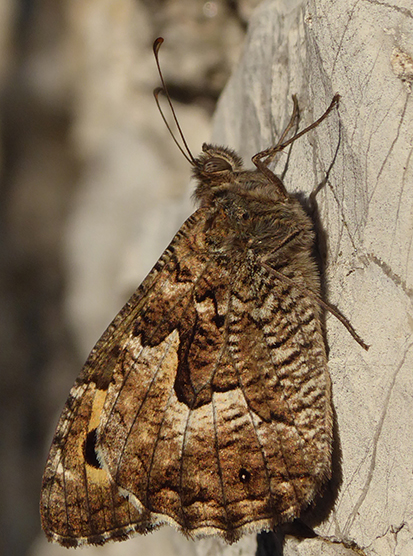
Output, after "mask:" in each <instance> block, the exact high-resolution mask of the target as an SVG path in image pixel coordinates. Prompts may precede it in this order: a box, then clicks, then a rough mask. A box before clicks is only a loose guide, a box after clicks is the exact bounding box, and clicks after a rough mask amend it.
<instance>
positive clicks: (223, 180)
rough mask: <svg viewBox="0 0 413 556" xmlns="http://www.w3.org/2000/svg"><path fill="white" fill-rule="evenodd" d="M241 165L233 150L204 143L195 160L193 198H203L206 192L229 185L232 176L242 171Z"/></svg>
mask: <svg viewBox="0 0 413 556" xmlns="http://www.w3.org/2000/svg"><path fill="white" fill-rule="evenodd" d="M243 169H244V168H243V163H242V159H241V157H239V156H238V155H237V154H236V153H235V152H234V151H233V150H231V149H228V148H227V147H219V146H216V145H210V144H208V143H204V144H203V145H202V153H201V154H200V155H199V156H198V158H196V159H195V161H194V164H193V175H194V177H195V179H196V180H197V181H198V186H197V188H196V191H195V197H203V196H204V194H205V192H206V190H208V191H209V192H210V193H211V194H213V192H214V190H216V189H218V188H220V187H221V188H222V187H225V186H226V185H228V184H230V183H231V182H232V181H233V179H234V175H235V174H236V173H237V172H240V171H242V170H243Z"/></svg>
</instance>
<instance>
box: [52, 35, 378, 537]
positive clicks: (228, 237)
mask: <svg viewBox="0 0 413 556" xmlns="http://www.w3.org/2000/svg"><path fill="white" fill-rule="evenodd" d="M159 44H160V40H158V41H156V42H155V53H156V52H157V50H156V49H157V48H159ZM337 101H338V96H336V97H334V99H333V101H332V103H331V105H330V107H329V108H328V109H327V111H326V112H325V113H324V114H323V115H322V116H321V117H320V118H319V119H318V120H317V121H316V122H315V123H314V124H312V125H310V126H309V127H308V128H307V129H306V130H303V131H302V132H300V133H298V134H297V135H296V136H295V138H297V137H300V136H301V135H302V134H303V133H305V132H306V131H308V130H310V129H313V128H314V127H315V126H316V125H318V124H319V123H320V122H321V121H322V120H323V119H324V118H325V117H326V116H327V114H328V113H329V112H330V111H331V109H332V108H333V106H334V105H335V104H336V103H337ZM295 104H296V102H295ZM295 108H296V109H297V107H295ZM296 109H295V112H294V114H295V113H296ZM294 114H293V118H292V119H291V122H290V124H289V126H288V127H287V130H289V129H291V126H292V123H293V121H294ZM282 137H283V138H284V137H285V134H283V136H282ZM295 138H292V139H290V140H287V141H286V142H285V143H281V144H280V143H279V144H278V145H276V146H275V147H273V148H270V149H266V150H265V151H262V152H261V153H258V154H257V155H255V156H254V157H253V159H252V160H253V162H254V164H255V166H256V170H255V171H252V170H245V169H244V168H243V166H242V161H241V159H240V158H239V157H238V155H237V154H236V153H234V152H233V151H231V150H230V149H228V148H226V147H219V146H214V145H208V144H204V145H203V147H202V153H201V154H200V156H199V157H198V158H196V159H194V158H193V157H192V155H191V154H190V153H189V152H188V154H189V155H190V156H188V161H189V162H190V163H191V164H192V166H193V173H194V177H195V178H196V180H197V186H196V188H195V192H194V197H195V199H196V201H197V202H198V203H199V205H200V207H201V208H200V209H198V210H197V211H196V212H195V213H194V214H193V216H191V217H190V218H189V219H188V220H187V221H186V223H185V224H184V225H183V226H182V228H181V229H180V230H179V232H178V233H177V235H176V236H175V238H174V239H173V241H172V242H171V244H170V246H169V247H168V248H167V249H166V251H165V253H164V254H163V255H162V257H161V259H160V260H159V262H158V263H157V264H156V265H155V267H154V269H153V270H152V272H151V273H150V274H149V276H148V277H147V278H146V279H145V281H144V282H143V284H142V285H141V286H140V287H139V288H138V290H137V291H136V293H135V294H134V295H133V296H132V298H131V299H130V300H129V302H128V303H127V304H126V305H125V307H124V308H123V309H122V310H121V312H120V313H119V314H118V316H117V317H116V318H115V319H114V321H113V322H112V324H111V325H110V326H109V327H108V329H107V330H106V332H105V333H104V334H103V336H102V338H101V339H100V340H99V342H98V343H97V344H96V346H95V348H94V349H93V350H92V352H91V354H90V356H89V358H88V360H87V362H86V364H85V366H84V368H83V370H82V372H81V374H80V376H79V378H78V380H77V381H76V383H75V385H74V386H73V388H72V390H71V392H70V395H69V398H68V401H67V403H66V406H65V409H64V411H63V413H62V416H61V418H60V421H59V424H58V427H57V430H56V434H55V437H54V440H53V443H52V448H51V451H50V454H49V459H48V462H47V465H46V469H45V473H44V478H43V488H42V497H41V514H42V525H43V529H44V530H45V532H46V535H47V536H48V538H49V539H50V540H55V541H57V542H59V543H61V544H62V545H64V546H79V545H82V544H103V543H104V542H106V541H107V540H109V539H114V540H116V539H117V540H119V539H123V538H126V537H128V536H130V534H132V533H134V532H138V533H146V532H148V531H151V530H152V529H154V528H155V527H157V526H159V525H161V524H163V523H170V524H172V525H174V526H175V527H177V528H178V529H179V530H181V531H182V532H183V533H184V534H186V535H188V536H190V537H196V536H202V535H209V534H216V535H219V536H221V537H223V538H224V539H225V540H227V541H228V542H233V541H235V540H237V539H238V538H239V537H240V536H241V535H242V534H243V533H244V532H247V531H259V530H261V529H263V528H267V529H269V528H272V527H273V526H274V525H276V524H278V523H281V522H284V521H289V520H292V519H294V518H295V517H297V516H299V515H300V513H301V511H302V510H303V509H304V508H306V507H307V506H308V505H309V504H310V503H311V502H312V501H313V500H314V498H315V496H316V495H317V494H318V493H320V492H321V490H322V486H323V485H324V483H325V482H326V480H327V479H328V478H329V477H330V474H331V447H332V407H331V388H330V379H329V375H328V372H327V362H326V354H325V346H324V340H323V333H322V329H321V323H320V306H326V304H325V303H324V302H323V301H322V300H321V299H320V298H319V290H320V285H319V277H318V273H317V269H316V267H315V264H314V261H313V259H312V255H311V253H312V249H313V242H314V232H313V229H312V222H311V219H310V218H309V217H308V215H307V214H306V213H305V212H304V210H303V208H302V207H301V205H300V203H299V202H298V201H297V199H296V198H294V197H292V196H291V195H289V194H288V192H287V191H286V189H285V187H284V185H283V184H282V182H281V181H280V179H279V178H277V177H276V176H275V175H274V174H273V173H272V172H271V171H270V170H269V169H268V167H267V166H266V164H267V162H268V160H270V159H271V157H272V155H273V154H275V153H276V152H278V151H279V150H281V149H282V148H283V147H285V146H286V145H288V144H289V143H291V142H292V141H293V140H295ZM335 314H336V315H337V313H335ZM338 316H339V318H340V320H341V321H342V322H344V324H345V325H346V326H347V328H348V329H349V330H350V332H352V333H353V335H354V337H355V338H356V339H357V341H359V343H360V345H362V347H364V348H366V349H367V346H366V345H365V344H364V343H363V342H362V341H361V339H360V338H359V337H358V336H357V334H356V333H355V332H354V330H353V329H352V327H351V325H350V324H349V323H348V322H347V321H346V320H345V319H344V317H340V315H338Z"/></svg>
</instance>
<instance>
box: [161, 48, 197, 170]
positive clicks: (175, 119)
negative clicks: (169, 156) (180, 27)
mask: <svg viewBox="0 0 413 556" xmlns="http://www.w3.org/2000/svg"><path fill="white" fill-rule="evenodd" d="M162 43H163V38H162V37H158V38H157V39H156V40H155V42H154V43H153V53H154V55H155V60H156V65H157V67H158V73H159V77H160V78H161V82H162V87H158V88H157V89H155V90H154V92H153V94H154V97H155V100H156V105H157V106H158V110H159V112H160V114H161V116H162V119H163V121H164V122H165V125H166V127H167V129H168V131H169V133H170V134H171V137H172V139H173V140H174V141H175V144H176V145H177V147H178V148H179V150H180V151H181V153H182V154H183V155H184V157H185V158H186V159H187V160H188V162H189V163H190V164H192V165H194V164H195V159H194V157H193V156H192V153H191V151H190V149H189V147H188V143H187V142H186V140H185V137H184V134H183V132H182V129H181V126H180V125H179V122H178V118H177V117H176V114H175V110H174V107H173V104H172V101H171V97H170V96H169V92H168V87H167V86H166V83H165V80H164V78H163V74H162V70H161V65H160V63H159V49H160V47H161V44H162ZM160 93H164V94H165V96H166V98H167V100H168V104H169V107H170V109H171V112H172V116H173V119H174V121H175V124H176V127H177V129H178V132H179V135H180V137H181V139H182V142H183V144H184V147H185V149H186V151H187V153H188V155H189V156H188V155H187V154H186V153H185V151H184V149H183V148H182V147H181V145H180V144H179V143H178V140H177V139H176V137H175V135H174V134H173V132H172V130H171V127H170V125H169V124H168V122H167V120H166V118H165V115H164V113H163V111H162V108H161V106H160V103H159V94H160Z"/></svg>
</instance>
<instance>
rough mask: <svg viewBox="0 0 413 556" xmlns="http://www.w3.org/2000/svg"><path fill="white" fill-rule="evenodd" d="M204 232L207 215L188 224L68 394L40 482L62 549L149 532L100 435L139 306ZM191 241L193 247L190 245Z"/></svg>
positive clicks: (49, 527)
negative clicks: (103, 451)
mask: <svg viewBox="0 0 413 556" xmlns="http://www.w3.org/2000/svg"><path fill="white" fill-rule="evenodd" d="M203 227H204V215H203V213H202V211H198V212H196V213H194V214H193V215H192V217H190V218H189V219H188V220H187V221H186V223H185V224H184V225H183V226H182V228H181V229H180V230H179V232H178V233H177V235H176V236H175V238H174V239H173V241H172V242H171V244H170V246H169V247H168V248H167V249H166V251H165V253H164V254H163V255H162V257H161V258H160V260H159V261H158V263H157V264H156V265H155V267H154V269H153V270H152V272H151V273H150V274H149V275H148V277H147V278H146V280H145V281H144V282H143V283H142V285H141V286H140V287H139V288H138V290H137V291H136V293H135V294H134V295H133V296H132V298H131V299H130V300H129V301H128V303H127V304H126V305H125V306H124V308H123V309H122V311H120V313H119V314H118V315H117V317H116V318H115V319H114V320H113V322H112V323H111V324H110V325H109V327H108V329H107V330H106V332H105V333H104V334H103V336H102V338H101V339H100V340H99V342H98V343H97V344H96V346H95V348H94V349H93V351H92V352H91V354H90V356H89V358H88V360H87V362H86V363H85V366H84V368H83V370H82V372H81V374H80V375H79V377H78V379H77V380H76V382H75V384H74V386H73V388H72V389H71V391H70V394H69V397H68V400H67V402H66V405H65V408H64V410H63V412H62V415H61V417H60V420H59V423H58V425H57V428H56V432H55V435H54V438H53V443H52V446H51V450H50V453H49V457H48V461H47V464H46V468H45V471H44V475H43V485H42V495H41V502H40V509H41V518H42V527H43V529H44V531H45V532H46V534H47V536H48V537H49V538H50V540H55V541H57V542H59V543H61V544H63V545H65V546H78V545H81V544H88V543H93V544H101V543H103V542H105V541H106V540H108V539H109V538H110V539H123V538H127V537H128V536H129V535H130V533H131V532H133V531H136V532H141V531H147V530H148V529H149V530H150V529H151V525H150V521H148V522H147V523H145V515H144V514H142V512H140V511H139V510H138V509H136V507H134V506H133V505H132V504H131V503H130V502H129V500H128V499H127V498H125V497H124V496H122V495H121V494H120V493H119V489H118V486H117V485H116V484H115V483H114V482H113V480H112V479H111V478H110V476H109V475H108V474H107V472H106V471H105V470H104V469H103V468H102V466H101V464H100V462H99V461H98V460H97V459H96V453H95V442H96V429H97V427H98V425H99V422H100V419H101V412H102V408H103V405H104V402H105V399H106V395H107V388H108V386H109V384H110V383H111V381H112V380H114V375H116V373H117V372H118V371H117V361H118V354H119V353H121V352H122V349H123V345H124V344H125V343H127V342H128V340H129V337H130V334H131V330H132V329H133V326H134V324H135V323H136V321H137V315H139V314H140V313H141V312H142V307H144V306H146V304H148V305H149V306H150V305H151V303H154V301H155V300H157V297H158V295H159V290H162V289H163V287H164V284H166V283H167V282H168V280H170V276H171V275H172V274H179V269H178V270H177V268H178V267H179V262H178V261H177V260H176V257H175V255H174V252H175V246H176V245H177V244H180V253H181V256H182V260H183V261H185V260H186V259H187V258H188V257H192V256H193V254H194V253H193V251H194V250H198V248H199V247H198V246H197V245H196V240H197V237H198V234H199V233H200V230H201V229H203ZM188 230H190V232H188ZM188 237H191V238H192V241H189V242H188V241H187V238H188ZM183 238H184V239H185V244H184V245H183V244H182V243H183Z"/></svg>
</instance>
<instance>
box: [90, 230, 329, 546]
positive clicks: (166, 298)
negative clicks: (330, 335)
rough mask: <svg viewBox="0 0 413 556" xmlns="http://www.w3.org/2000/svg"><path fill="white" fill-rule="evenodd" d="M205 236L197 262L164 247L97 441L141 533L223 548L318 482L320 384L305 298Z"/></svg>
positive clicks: (286, 510) (323, 379)
mask: <svg viewBox="0 0 413 556" xmlns="http://www.w3.org/2000/svg"><path fill="white" fill-rule="evenodd" d="M206 242H207V237H203V236H202V234H200V235H198V247H199V253H204V255H203V256H202V257H200V256H199V255H198V256H197V257H194V258H187V259H185V258H184V257H183V256H181V254H180V253H179V247H180V246H179V245H178V246H177V250H176V256H177V259H178V260H179V262H180V264H179V272H178V271H176V272H175V273H172V274H171V276H170V280H168V281H167V282H164V283H163V287H162V288H161V289H159V296H160V297H159V298H158V301H160V299H161V300H162V303H159V304H158V305H155V306H152V305H146V306H145V308H144V310H143V311H142V313H141V314H140V315H138V318H137V320H136V322H135V324H134V327H133V330H131V334H130V338H129V341H128V342H127V343H126V344H125V346H124V349H123V351H122V353H120V354H119V360H118V364H117V367H116V372H115V373H114V377H113V378H114V380H113V382H112V383H111V384H110V385H109V389H108V395H107V398H106V402H105V406H104V408H103V413H102V419H101V424H100V426H99V428H98V442H97V445H98V454H99V457H100V459H101V460H102V462H104V465H105V468H106V469H107V470H108V473H109V475H110V476H111V477H112V478H113V480H114V482H115V483H116V484H117V485H118V486H119V487H120V489H121V490H122V492H123V493H124V494H125V496H127V497H128V498H129V500H130V501H132V502H133V504H134V506H135V507H137V508H140V509H141V510H142V512H143V514H144V515H145V516H146V520H147V523H148V527H153V526H155V525H157V524H160V523H165V522H167V523H171V524H173V525H175V526H176V527H178V528H179V529H181V530H182V531H183V532H184V533H186V534H188V535H190V536H198V535H203V534H211V533H215V534H219V535H222V536H223V537H224V538H225V539H226V540H228V541H230V542H232V541H234V540H236V539H237V538H239V536H240V535H241V534H242V533H243V532H244V531H246V530H250V529H254V530H259V529H262V528H263V527H267V528H268V527H272V526H273V525H275V524H276V523H279V522H283V521H286V520H290V519H293V518H294V517H296V516H297V515H299V513H300V511H301V510H302V508H304V507H306V506H307V505H308V504H309V503H310V502H311V501H312V499H313V498H314V496H315V494H316V493H317V492H318V491H319V489H320V485H321V484H322V483H323V482H324V481H325V479H326V478H328V476H329V473H330V471H329V469H330V453H331V404H330V384H329V377H328V373H327V369H326V356H325V351H324V344H323V338H322V332H321V328H320V322H319V309H318V307H317V305H316V303H315V302H314V301H312V300H311V299H308V298H306V297H305V296H304V295H303V293H302V292H301V291H300V288H299V286H293V285H290V284H289V283H285V282H283V281H282V280H274V277H273V276H271V274H270V273H269V272H268V271H267V270H265V268H264V267H263V266H262V264H260V261H259V260H257V259H256V258H255V259H254V257H252V258H251V257H250V258H251V260H249V261H248V260H245V261H243V263H242V264H235V265H233V264H232V263H231V261H230V259H228V258H227V259H221V260H220V259H217V258H208V256H207V254H206V253H207V249H206V248H205V247H206ZM202 244H203V247H202ZM241 285H242V288H241V287H240V286H241ZM245 292H247V295H245ZM159 306H162V311H161V313H159ZM177 314H180V315H181V318H180V319H179V320H177V319H176V315H177ZM303 354H304V355H303Z"/></svg>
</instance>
